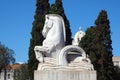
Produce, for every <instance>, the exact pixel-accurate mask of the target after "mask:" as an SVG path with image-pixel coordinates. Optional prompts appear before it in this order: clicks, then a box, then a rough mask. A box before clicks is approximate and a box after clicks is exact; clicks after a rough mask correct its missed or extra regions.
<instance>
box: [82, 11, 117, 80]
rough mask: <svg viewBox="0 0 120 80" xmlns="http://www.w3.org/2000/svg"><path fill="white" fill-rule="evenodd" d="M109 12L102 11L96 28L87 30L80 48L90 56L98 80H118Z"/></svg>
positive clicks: (96, 22)
mask: <svg viewBox="0 0 120 80" xmlns="http://www.w3.org/2000/svg"><path fill="white" fill-rule="evenodd" d="M109 23H110V22H109V20H108V16H107V12H106V11H105V10H102V11H101V12H100V13H99V15H98V18H97V19H96V20H95V26H94V27H90V28H88V29H87V30H86V35H85V36H84V37H83V39H82V41H81V43H80V46H81V47H83V49H85V51H86V53H87V54H88V55H89V57H90V59H91V62H92V63H93V65H94V68H95V69H96V70H97V80H117V79H116V77H115V76H114V66H113V62H112V56H113V55H112V40H111V30H110V25H109Z"/></svg>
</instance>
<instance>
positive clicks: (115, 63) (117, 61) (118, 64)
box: [112, 56, 120, 67]
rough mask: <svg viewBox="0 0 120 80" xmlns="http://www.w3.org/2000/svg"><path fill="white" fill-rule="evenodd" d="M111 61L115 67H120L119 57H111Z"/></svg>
mask: <svg viewBox="0 0 120 80" xmlns="http://www.w3.org/2000/svg"><path fill="white" fill-rule="evenodd" d="M112 60H113V63H114V65H115V66H119V67H120V56H113V58H112Z"/></svg>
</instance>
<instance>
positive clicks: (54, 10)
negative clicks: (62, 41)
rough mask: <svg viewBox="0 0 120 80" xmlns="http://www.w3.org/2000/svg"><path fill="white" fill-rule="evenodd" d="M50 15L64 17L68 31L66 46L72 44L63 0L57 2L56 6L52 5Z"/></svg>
mask: <svg viewBox="0 0 120 80" xmlns="http://www.w3.org/2000/svg"><path fill="white" fill-rule="evenodd" d="M50 13H51V14H59V15H61V16H62V17H63V19H64V22H65V29H66V45H70V44H72V38H71V30H70V24H69V21H68V19H67V17H66V15H65V13H64V8H63V4H62V0H56V1H55V4H52V5H51V9H50Z"/></svg>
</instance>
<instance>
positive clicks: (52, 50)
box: [34, 14, 66, 62]
mask: <svg viewBox="0 0 120 80" xmlns="http://www.w3.org/2000/svg"><path fill="white" fill-rule="evenodd" d="M45 19H46V20H45V24H44V28H43V31H42V34H43V36H44V37H45V40H44V41H43V45H42V46H35V48H34V50H35V54H36V58H37V59H38V60H39V61H40V62H43V61H44V55H45V56H46V57H51V58H57V57H58V53H60V51H61V49H62V48H63V47H64V46H65V41H66V34H65V26H64V21H63V18H62V17H61V16H59V15H57V14H48V15H46V16H45Z"/></svg>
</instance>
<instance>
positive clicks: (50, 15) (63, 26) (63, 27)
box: [45, 14, 66, 42]
mask: <svg viewBox="0 0 120 80" xmlns="http://www.w3.org/2000/svg"><path fill="white" fill-rule="evenodd" d="M45 17H46V18H47V17H58V18H59V19H60V20H61V22H62V29H63V34H64V42H66V31H65V23H64V20H63V18H62V17H61V16H60V15H58V14H46V16H45Z"/></svg>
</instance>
